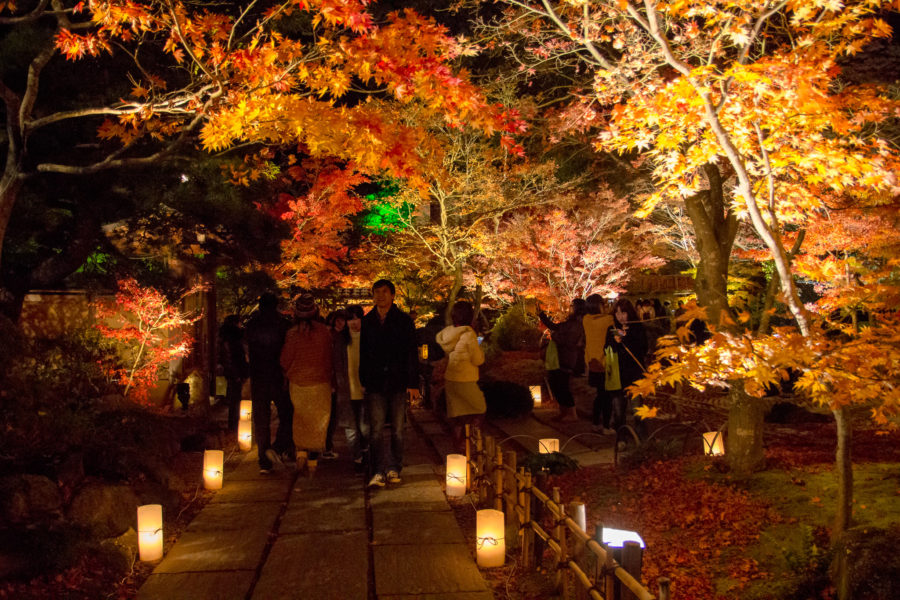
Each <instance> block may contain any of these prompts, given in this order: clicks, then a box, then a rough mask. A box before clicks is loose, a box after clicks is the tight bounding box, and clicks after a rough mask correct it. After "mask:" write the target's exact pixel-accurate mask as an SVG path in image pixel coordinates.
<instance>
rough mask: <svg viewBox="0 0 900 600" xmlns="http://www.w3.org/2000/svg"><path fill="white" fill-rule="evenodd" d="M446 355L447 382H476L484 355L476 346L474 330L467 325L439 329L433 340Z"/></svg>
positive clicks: (476, 339)
mask: <svg viewBox="0 0 900 600" xmlns="http://www.w3.org/2000/svg"><path fill="white" fill-rule="evenodd" d="M435 339H436V341H437V343H438V344H440V346H441V348H442V349H443V350H444V352H445V353H446V354H447V370H446V372H445V373H444V379H447V380H448V381H478V365H480V364H483V363H484V353H483V352H482V351H481V347H480V346H479V345H478V338H477V336H476V335H475V330H474V329H472V328H471V327H469V326H468V325H463V326H460V327H456V326H453V325H451V326H449V327H445V328H444V329H441V330H440V331H439V332H438V334H437V337H436V338H435Z"/></svg>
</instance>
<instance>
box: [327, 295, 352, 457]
mask: <svg viewBox="0 0 900 600" xmlns="http://www.w3.org/2000/svg"><path fill="white" fill-rule="evenodd" d="M325 324H326V325H328V327H329V329H330V330H331V364H332V366H333V371H334V385H333V386H332V387H333V389H334V391H333V392H332V393H331V419H330V420H329V421H328V435H327V436H326V438H325V452H323V453H322V458H337V457H338V454H337V452H335V451H334V432H335V431H336V430H337V429H338V428H341V429H342V430H343V431H344V434H345V436H346V438H347V442H348V444H350V445H351V446H352V444H353V442H351V437H352V436H354V435H355V433H354V429H355V428H354V429H351V425H352V424H353V421H354V419H353V411H352V410H351V408H350V369H349V368H348V366H347V344H348V342H349V341H350V336H349V330H348V328H347V313H346V312H345V311H344V310H336V311H334V312H332V313H331V314H330V315H328V318H327V319H325Z"/></svg>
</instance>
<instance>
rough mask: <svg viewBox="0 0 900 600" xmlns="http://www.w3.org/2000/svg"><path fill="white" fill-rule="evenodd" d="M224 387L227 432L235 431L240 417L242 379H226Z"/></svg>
mask: <svg viewBox="0 0 900 600" xmlns="http://www.w3.org/2000/svg"><path fill="white" fill-rule="evenodd" d="M226 381H227V385H226V387H225V403H226V405H227V406H228V430H229V431H237V428H238V420H239V419H240V417H241V388H242V387H244V381H243V380H242V379H228V380H226Z"/></svg>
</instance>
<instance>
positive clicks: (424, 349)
mask: <svg viewBox="0 0 900 600" xmlns="http://www.w3.org/2000/svg"><path fill="white" fill-rule="evenodd" d="M419 358H421V359H422V360H428V344H422V345H421V346H419Z"/></svg>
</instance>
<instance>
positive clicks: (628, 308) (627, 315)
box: [612, 298, 638, 325]
mask: <svg viewBox="0 0 900 600" xmlns="http://www.w3.org/2000/svg"><path fill="white" fill-rule="evenodd" d="M612 314H613V317H614V318H615V319H616V322H617V323H618V324H619V325H624V324H625V323H628V322H631V321H637V320H638V316H637V312H636V311H635V310H634V305H632V304H631V300H629V299H628V298H619V299H618V300H616V303H615V304H613V310H612Z"/></svg>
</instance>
